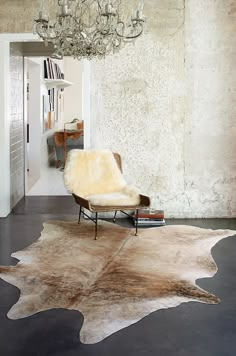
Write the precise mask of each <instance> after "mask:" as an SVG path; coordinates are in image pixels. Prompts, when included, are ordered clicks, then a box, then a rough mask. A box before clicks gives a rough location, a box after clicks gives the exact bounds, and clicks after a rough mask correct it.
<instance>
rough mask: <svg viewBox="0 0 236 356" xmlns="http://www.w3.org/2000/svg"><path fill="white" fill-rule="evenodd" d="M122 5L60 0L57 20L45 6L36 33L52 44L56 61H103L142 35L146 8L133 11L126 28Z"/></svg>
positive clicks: (107, 0) (101, 0)
mask: <svg viewBox="0 0 236 356" xmlns="http://www.w3.org/2000/svg"><path fill="white" fill-rule="evenodd" d="M120 5H121V1H120V0H58V7H59V9H58V12H57V13H56V18H54V19H50V18H49V12H48V11H46V8H45V6H44V3H43V4H42V8H41V11H40V12H39V16H38V18H37V19H35V20H34V22H35V32H36V33H37V34H38V35H39V36H40V37H41V38H42V39H43V41H44V42H45V44H48V43H52V44H53V46H54V50H55V51H54V54H53V56H54V57H55V58H63V56H72V57H74V58H77V59H83V58H87V59H92V58H104V57H105V56H106V55H108V54H110V53H115V52H117V51H118V50H120V48H121V47H122V45H123V44H124V43H126V42H132V41H134V40H135V39H137V38H138V37H140V36H141V35H142V33H143V29H144V23H145V18H144V16H143V4H142V3H140V5H139V8H138V9H137V10H136V11H134V10H133V11H132V15H131V19H130V21H129V23H127V24H126V23H125V22H124V20H123V21H122V19H121V15H120Z"/></svg>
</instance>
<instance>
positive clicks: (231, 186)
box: [91, 0, 236, 218]
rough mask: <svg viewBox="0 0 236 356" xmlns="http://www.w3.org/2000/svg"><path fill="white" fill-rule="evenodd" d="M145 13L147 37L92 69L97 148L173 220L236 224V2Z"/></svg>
mask: <svg viewBox="0 0 236 356" xmlns="http://www.w3.org/2000/svg"><path fill="white" fill-rule="evenodd" d="M145 5H146V6H145V9H146V10H145V11H146V13H147V16H148V19H149V32H148V34H147V35H146V36H145V37H143V38H142V39H140V40H138V41H137V42H136V45H135V46H134V47H133V46H129V47H126V48H125V49H124V50H123V51H122V52H121V53H119V54H117V55H115V56H113V57H110V58H108V59H106V60H105V61H102V62H98V63H95V64H93V65H92V68H93V71H92V83H93V93H92V105H91V108H92V115H91V117H92V118H93V123H92V125H91V126H92V128H93V133H92V137H93V147H104V146H105V147H107V148H111V149H113V150H116V151H119V152H121V154H122V156H123V157H124V171H125V172H126V174H127V177H128V179H129V180H130V181H132V182H133V183H135V184H136V185H138V186H139V187H140V188H141V189H142V190H143V191H144V192H146V193H148V194H150V196H151V197H152V204H153V206H155V207H160V208H163V209H165V211H166V215H167V216H168V217H179V218H180V217H220V216H227V217H232V216H236V193H235V188H236V186H235V185H236V169H235V168H236V167H235V165H236V147H235V146H236V143H235V135H236V132H235V125H236V124H235V114H236V106H235V90H236V78H235V70H234V68H233V65H234V64H233V63H234V62H235V59H236V56H235V54H236V52H235V31H236V21H235V7H236V2H235V1H213V0H208V1H205V0H202V1H198V2H196V1H194V0H190V1H186V6H185V3H184V1H164V0H163V1H155V2H154V1H146V2H145ZM130 7H132V4H131V6H130ZM182 25H183V26H182Z"/></svg>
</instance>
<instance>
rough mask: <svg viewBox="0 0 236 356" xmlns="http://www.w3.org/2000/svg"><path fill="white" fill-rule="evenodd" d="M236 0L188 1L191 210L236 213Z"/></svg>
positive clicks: (187, 134) (197, 213) (187, 187)
mask: <svg viewBox="0 0 236 356" xmlns="http://www.w3.org/2000/svg"><path fill="white" fill-rule="evenodd" d="M235 33H236V1H235V0H224V1H222V0H216V1H213V0H200V1H197V2H196V1H194V0H190V1H186V26H185V39H186V41H185V42H186V52H185V57H186V92H187V96H186V98H187V100H186V115H185V153H184V161H185V187H184V191H185V193H186V196H187V197H188V201H189V214H190V216H203V217H208V216H209V217H211V216H213V217H214V216H226V217H235V216H236V71H235V62H236V41H235Z"/></svg>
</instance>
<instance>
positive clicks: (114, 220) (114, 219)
mask: <svg viewBox="0 0 236 356" xmlns="http://www.w3.org/2000/svg"><path fill="white" fill-rule="evenodd" d="M116 215H117V210H116V211H115V215H114V218H113V223H115V222H116Z"/></svg>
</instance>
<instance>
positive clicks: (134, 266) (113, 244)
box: [0, 221, 236, 343]
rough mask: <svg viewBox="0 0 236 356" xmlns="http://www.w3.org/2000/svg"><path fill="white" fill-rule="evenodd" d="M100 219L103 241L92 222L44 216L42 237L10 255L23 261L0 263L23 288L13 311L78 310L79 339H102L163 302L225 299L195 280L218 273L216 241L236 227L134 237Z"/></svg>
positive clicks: (144, 232) (154, 231)
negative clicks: (213, 253) (214, 253)
mask: <svg viewBox="0 0 236 356" xmlns="http://www.w3.org/2000/svg"><path fill="white" fill-rule="evenodd" d="M99 224H100V225H101V226H100V227H99V228H100V235H101V236H100V238H99V240H98V241H94V239H93V235H94V226H93V223H92V222H87V221H83V222H82V223H81V224H80V225H78V224H77V223H74V222H59V221H57V222H56V221H54V222H53V221H52V222H49V223H47V224H44V230H43V232H42V235H41V237H40V239H39V240H38V241H37V242H35V243H34V244H33V245H31V246H29V247H28V248H26V249H25V250H24V251H20V252H17V253H14V254H13V255H12V256H13V257H15V258H17V259H18V260H19V261H20V263H18V264H17V265H16V266H10V267H0V277H1V278H2V279H4V280H5V281H7V282H9V283H11V284H13V285H15V286H16V287H18V288H19V289H20V292H21V294H20V299H19V300H18V302H17V303H16V304H15V305H14V306H13V307H12V309H11V310H10V311H9V313H8V317H9V318H10V319H19V318H23V317H27V316H29V315H32V314H34V313H37V312H40V311H44V310H48V309H52V308H66V309H70V310H78V311H80V312H81V313H82V314H83V316H84V324H83V326H82V329H81V332H80V339H81V341H82V342H83V343H96V342H98V341H101V340H103V339H104V338H105V337H107V336H109V335H111V334H112V333H114V332H116V331H118V330H120V329H123V328H125V327H128V326H129V325H131V324H134V323H135V322H137V321H139V320H140V319H142V318H144V317H145V316H147V315H149V314H150V313H152V312H154V311H156V310H158V309H164V308H170V307H175V306H177V305H179V304H181V303H183V302H188V301H198V302H203V303H211V304H215V303H218V302H219V299H218V297H216V296H215V295H213V294H211V293H208V292H207V291H204V290H203V289H201V288H199V287H198V286H197V285H196V280H197V279H199V278H206V277H212V276H213V275H214V274H215V272H216V271H217V267H216V265H215V263H214V261H213V259H212V256H211V248H212V247H213V246H214V245H215V244H216V243H217V242H218V241H220V240H221V239H223V238H225V237H227V236H232V235H234V234H235V233H236V232H235V231H232V230H216V231H214V230H208V229H201V228H197V227H192V226H165V227H160V228H150V229H141V230H140V233H139V236H138V237H136V236H134V232H133V229H129V228H123V227H120V226H118V225H114V224H110V223H107V222H99ZM180 327H181V326H180Z"/></svg>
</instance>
